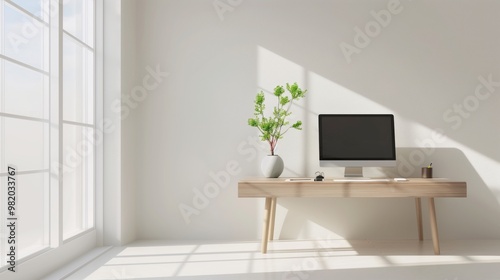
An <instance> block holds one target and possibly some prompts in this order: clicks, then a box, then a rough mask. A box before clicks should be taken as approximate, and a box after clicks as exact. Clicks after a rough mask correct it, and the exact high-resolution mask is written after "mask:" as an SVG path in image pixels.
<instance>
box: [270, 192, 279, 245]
mask: <svg viewBox="0 0 500 280" xmlns="http://www.w3.org/2000/svg"><path fill="white" fill-rule="evenodd" d="M277 200H278V198H277V197H273V198H272V199H271V217H270V218H271V219H270V221H269V240H273V239H274V220H275V218H276V201H277Z"/></svg>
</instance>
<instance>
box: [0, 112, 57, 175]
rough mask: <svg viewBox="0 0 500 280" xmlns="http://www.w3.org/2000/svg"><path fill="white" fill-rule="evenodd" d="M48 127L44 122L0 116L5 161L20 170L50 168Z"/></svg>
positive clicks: (0, 136)
mask: <svg viewBox="0 0 500 280" xmlns="http://www.w3.org/2000/svg"><path fill="white" fill-rule="evenodd" d="M48 129H49V125H48V124H46V123H42V122H36V121H27V120H20V119H14V118H6V117H0V138H2V141H3V142H2V145H3V151H2V156H3V159H4V161H3V162H2V164H1V165H2V166H1V169H0V170H6V168H7V164H14V165H16V166H17V168H18V169H19V170H18V171H30V170H43V169H48V166H49V165H48V156H47V155H48V152H49V151H48V135H49V134H48Z"/></svg>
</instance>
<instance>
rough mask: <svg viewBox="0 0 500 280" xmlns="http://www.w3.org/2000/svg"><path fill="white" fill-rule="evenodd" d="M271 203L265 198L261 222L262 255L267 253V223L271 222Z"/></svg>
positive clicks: (270, 199) (268, 198) (269, 199)
mask: <svg viewBox="0 0 500 280" xmlns="http://www.w3.org/2000/svg"><path fill="white" fill-rule="evenodd" d="M271 201H272V198H271V197H266V203H265V208H264V219H263V221H262V250H261V251H262V254H265V253H267V242H268V240H269V222H270V220H271Z"/></svg>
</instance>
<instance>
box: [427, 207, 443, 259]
mask: <svg viewBox="0 0 500 280" xmlns="http://www.w3.org/2000/svg"><path fill="white" fill-rule="evenodd" d="M429 216H430V221H431V231H432V243H433V245H434V254H436V255H439V254H441V252H440V249H439V235H438V228H437V220H436V206H435V205H434V197H429Z"/></svg>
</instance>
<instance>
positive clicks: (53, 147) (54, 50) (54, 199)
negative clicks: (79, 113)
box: [49, 3, 62, 248]
mask: <svg viewBox="0 0 500 280" xmlns="http://www.w3.org/2000/svg"><path fill="white" fill-rule="evenodd" d="M58 7H59V8H58V9H52V10H51V11H50V13H51V14H50V16H49V25H50V29H49V30H50V31H49V40H50V42H49V45H50V48H49V52H50V53H49V56H50V59H49V71H50V73H51V74H50V80H49V96H50V104H49V115H50V123H51V125H50V149H49V150H50V162H49V166H50V174H51V176H50V179H49V180H50V202H49V205H50V233H49V234H50V246H51V247H52V248H56V247H59V246H60V245H61V244H62V232H61V231H62V219H61V211H62V206H61V204H62V198H61V196H62V177H61V175H62V164H61V163H62V153H61V146H62V113H61V110H62V75H61V74H62V67H61V63H62V55H61V51H62V32H61V30H62V13H61V8H62V4H61V3H59V5H58Z"/></svg>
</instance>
